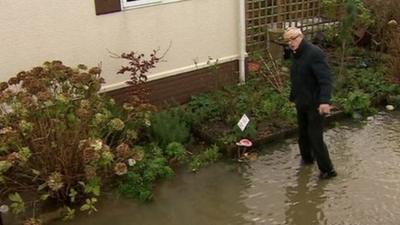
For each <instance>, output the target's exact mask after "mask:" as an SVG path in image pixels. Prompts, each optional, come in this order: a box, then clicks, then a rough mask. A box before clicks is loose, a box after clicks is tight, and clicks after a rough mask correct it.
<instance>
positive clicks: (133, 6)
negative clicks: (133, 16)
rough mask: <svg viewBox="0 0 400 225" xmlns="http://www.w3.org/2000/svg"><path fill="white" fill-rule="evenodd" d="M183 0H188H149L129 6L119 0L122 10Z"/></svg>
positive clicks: (181, 0)
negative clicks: (148, 0) (149, 0)
mask: <svg viewBox="0 0 400 225" xmlns="http://www.w3.org/2000/svg"><path fill="white" fill-rule="evenodd" d="M183 1H188V0H161V1H158V2H149V3H143V4H136V5H130V6H129V5H128V6H125V5H124V4H123V2H122V0H121V5H122V10H132V9H138V8H144V7H150V6H156V5H165V4H171V3H177V2H183Z"/></svg>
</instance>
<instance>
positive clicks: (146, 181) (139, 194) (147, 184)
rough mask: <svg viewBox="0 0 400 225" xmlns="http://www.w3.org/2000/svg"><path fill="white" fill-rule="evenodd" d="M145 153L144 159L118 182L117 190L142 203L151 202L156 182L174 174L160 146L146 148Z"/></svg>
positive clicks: (130, 168)
mask: <svg viewBox="0 0 400 225" xmlns="http://www.w3.org/2000/svg"><path fill="white" fill-rule="evenodd" d="M136 148H140V147H136ZM144 152H145V155H144V159H143V160H141V161H139V162H137V163H136V164H135V165H134V166H131V167H129V170H128V172H127V174H126V175H125V176H123V177H122V179H118V180H117V182H118V184H117V190H118V192H119V193H120V194H121V195H122V196H125V197H128V198H134V199H139V200H141V201H148V200H151V199H152V198H153V188H154V184H155V181H156V180H158V179H161V178H168V177H171V176H172V175H173V174H174V172H173V171H172V169H171V168H170V167H169V166H168V160H167V159H166V158H165V157H164V154H163V152H162V150H161V149H160V148H159V147H158V146H156V145H149V146H146V147H144Z"/></svg>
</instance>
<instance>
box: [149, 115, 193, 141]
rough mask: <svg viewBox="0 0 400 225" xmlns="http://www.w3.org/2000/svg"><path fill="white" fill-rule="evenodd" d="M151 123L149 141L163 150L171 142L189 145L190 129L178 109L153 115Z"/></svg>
mask: <svg viewBox="0 0 400 225" xmlns="http://www.w3.org/2000/svg"><path fill="white" fill-rule="evenodd" d="M150 122H151V125H150V126H149V127H148V128H147V131H148V135H149V139H150V141H151V142H154V143H157V144H158V145H159V146H160V147H161V148H165V147H166V146H167V145H168V144H169V143H171V142H178V143H183V144H184V143H187V142H188V140H189V138H190V128H189V126H188V125H187V123H186V121H185V120H184V116H183V115H182V112H181V111H179V109H177V108H174V109H170V110H163V111H159V112H156V113H154V114H152V115H151V119H150Z"/></svg>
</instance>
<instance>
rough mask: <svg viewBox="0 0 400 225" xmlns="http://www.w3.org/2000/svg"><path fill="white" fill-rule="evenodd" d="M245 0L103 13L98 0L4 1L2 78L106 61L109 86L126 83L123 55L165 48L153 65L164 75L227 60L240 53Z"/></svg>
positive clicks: (190, 0) (192, 1)
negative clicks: (47, 65) (54, 65)
mask: <svg viewBox="0 0 400 225" xmlns="http://www.w3.org/2000/svg"><path fill="white" fill-rule="evenodd" d="M238 3H239V2H238V1H234V0H184V1H178V2H174V3H169V4H161V5H155V6H148V7H142V8H135V9H129V10H124V11H121V12H116V13H111V14H106V15H100V16H96V15H95V9H94V0H67V1H65V0H63V1H62V0H30V1H16V0H1V1H0V41H1V42H0V81H6V80H8V78H9V77H11V76H14V75H15V74H16V73H18V72H19V71H21V70H28V69H31V68H32V67H34V66H36V65H41V64H42V63H43V62H44V61H48V60H54V59H57V60H61V61H63V62H64V63H65V64H66V65H69V66H76V65H77V64H80V63H82V64H85V65H87V66H89V67H91V66H96V65H98V64H99V63H101V64H102V69H103V76H104V78H105V79H106V82H107V83H106V85H105V89H113V88H118V87H120V86H121V83H123V81H125V80H127V79H128V77H127V76H121V75H116V72H117V71H118V69H119V68H120V66H121V65H122V63H123V61H121V60H118V59H114V58H111V57H110V54H109V53H108V50H110V51H112V52H115V53H122V52H129V51H132V50H134V51H139V52H142V53H145V54H149V53H150V52H151V51H152V50H153V49H157V48H160V50H161V51H160V52H163V51H165V50H166V49H167V48H168V46H169V45H170V43H171V47H170V49H169V51H168V53H167V55H166V57H165V61H166V62H162V63H160V64H158V65H157V68H156V69H154V70H152V72H151V74H150V75H149V77H150V78H153V79H157V78H161V77H165V76H170V75H173V74H176V73H180V72H185V71H189V70H193V69H195V68H196V67H195V63H194V61H196V62H197V63H198V65H199V66H201V65H204V64H205V62H206V61H207V60H208V58H209V57H212V58H219V59H220V62H221V61H224V60H226V61H229V60H232V59H237V58H238V54H239V38H238V21H239V18H238V17H239V16H238V15H239V12H238V10H239V4H238Z"/></svg>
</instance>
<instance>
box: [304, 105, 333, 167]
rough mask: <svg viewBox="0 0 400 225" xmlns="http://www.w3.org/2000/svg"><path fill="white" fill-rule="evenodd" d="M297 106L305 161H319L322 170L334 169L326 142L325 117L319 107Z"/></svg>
mask: <svg viewBox="0 0 400 225" xmlns="http://www.w3.org/2000/svg"><path fill="white" fill-rule="evenodd" d="M296 108H297V123H298V126H299V148H300V154H301V157H302V159H303V161H304V163H306V164H307V163H313V162H314V159H315V160H316V161H317V164H318V168H319V169H320V171H321V172H330V171H332V170H333V165H332V161H331V159H330V158H329V153H328V148H327V147H326V145H325V143H324V138H323V127H324V126H323V125H324V120H325V117H324V116H322V115H320V114H319V112H318V110H317V107H312V108H306V109H300V108H299V107H296Z"/></svg>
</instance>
